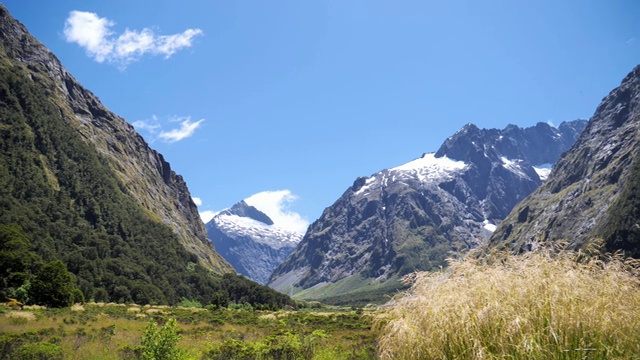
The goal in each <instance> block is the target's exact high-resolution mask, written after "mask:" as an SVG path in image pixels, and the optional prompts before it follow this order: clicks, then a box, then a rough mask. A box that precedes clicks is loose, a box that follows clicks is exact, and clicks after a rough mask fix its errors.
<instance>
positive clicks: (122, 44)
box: [64, 10, 203, 68]
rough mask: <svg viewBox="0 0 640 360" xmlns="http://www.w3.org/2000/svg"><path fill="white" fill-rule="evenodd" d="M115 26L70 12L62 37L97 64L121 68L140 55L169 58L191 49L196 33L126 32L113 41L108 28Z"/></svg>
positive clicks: (93, 16)
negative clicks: (185, 49)
mask: <svg viewBox="0 0 640 360" xmlns="http://www.w3.org/2000/svg"><path fill="white" fill-rule="evenodd" d="M114 25H115V22H113V21H111V20H109V19H107V18H101V17H99V16H98V15H97V14H96V13H92V12H85V11H75V10H74V11H72V12H70V13H69V17H68V18H67V20H66V22H65V24H64V37H65V39H66V40H67V41H68V42H71V43H76V44H78V45H80V46H81V47H83V48H85V50H86V51H87V54H88V55H89V56H91V57H92V58H94V59H95V60H96V61H97V62H100V63H102V62H105V61H107V62H109V63H113V64H116V65H117V66H119V67H121V68H126V67H127V65H129V64H130V63H132V62H134V61H137V60H139V59H140V58H141V57H142V56H143V55H144V54H147V53H149V54H154V55H164V57H165V58H169V57H171V55H173V54H175V53H176V52H177V51H178V50H180V49H182V48H188V47H191V46H192V41H193V39H194V38H195V37H196V36H199V35H202V34H203V32H202V30H200V29H187V30H185V31H183V32H181V33H178V34H173V35H156V34H155V33H154V32H153V30H151V29H149V28H144V29H142V30H140V31H137V30H129V29H126V30H125V31H124V32H123V33H122V34H121V35H119V36H117V37H115V36H114V32H113V31H111V30H110V29H111V27H112V26H114Z"/></svg>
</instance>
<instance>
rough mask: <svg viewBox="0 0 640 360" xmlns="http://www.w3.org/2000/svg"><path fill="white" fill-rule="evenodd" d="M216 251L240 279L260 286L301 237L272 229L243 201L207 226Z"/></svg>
mask: <svg viewBox="0 0 640 360" xmlns="http://www.w3.org/2000/svg"><path fill="white" fill-rule="evenodd" d="M206 229H207V233H208V234H209V238H210V239H211V241H212V242H213V243H214V245H215V247H216V250H217V251H218V252H219V253H220V255H222V257H223V258H225V259H226V260H227V261H228V262H229V263H230V264H231V265H233V267H234V268H235V269H236V270H237V271H238V272H239V273H240V274H242V275H244V276H246V277H248V278H249V279H251V280H254V281H256V282H258V283H260V284H265V283H266V282H267V280H269V276H270V275H271V273H272V272H273V269H275V268H276V266H278V265H279V264H280V263H281V262H282V261H283V260H284V259H285V258H286V257H287V256H288V255H289V254H290V253H291V251H293V249H294V248H295V246H296V245H297V244H298V243H299V242H300V239H302V234H300V233H297V232H293V231H288V230H285V229H282V228H280V227H278V226H276V225H274V223H273V221H272V220H271V219H270V218H269V217H268V216H267V215H266V214H265V213H263V212H261V211H260V210H258V209H256V208H255V207H253V206H250V205H248V204H247V203H246V202H245V201H244V200H242V201H240V202H239V203H237V204H235V205H234V206H232V207H231V208H230V209H226V210H223V211H221V212H219V213H218V214H216V215H215V216H214V217H213V218H212V219H211V221H209V222H208V223H207V225H206Z"/></svg>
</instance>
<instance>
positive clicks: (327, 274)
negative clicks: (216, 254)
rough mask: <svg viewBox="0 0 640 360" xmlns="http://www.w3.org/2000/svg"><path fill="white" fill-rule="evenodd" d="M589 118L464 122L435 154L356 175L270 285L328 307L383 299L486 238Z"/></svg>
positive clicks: (537, 183) (537, 182)
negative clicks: (528, 123)
mask: <svg viewBox="0 0 640 360" xmlns="http://www.w3.org/2000/svg"><path fill="white" fill-rule="evenodd" d="M586 123H587V122H586V120H575V121H570V122H563V123H562V124H560V125H559V126H558V127H557V128H556V127H553V126H551V125H549V124H547V123H538V124H537V125H535V126H533V127H529V128H525V129H523V128H520V127H517V126H515V125H509V126H507V127H506V128H505V129H502V130H498V129H479V128H478V127H477V126H475V125H473V124H467V125H466V126H464V127H463V128H462V129H461V130H460V131H458V132H457V133H456V134H454V135H453V136H451V137H449V138H448V139H447V140H446V141H445V142H444V144H442V146H441V147H440V149H438V151H437V152H435V153H427V154H424V155H423V156H422V157H420V158H418V159H415V160H413V161H410V162H408V163H406V164H404V165H400V166H398V167H395V168H391V169H386V170H383V171H380V172H378V173H376V174H373V175H372V176H370V177H363V178H358V179H357V180H356V181H355V182H354V183H353V185H352V186H351V187H350V188H349V189H347V191H346V192H345V193H344V194H343V195H342V197H340V198H339V199H338V200H337V201H336V202H335V203H334V204H333V205H331V206H330V207H328V208H327V209H325V211H324V212H323V214H322V216H321V217H320V218H319V219H318V220H317V221H315V222H314V223H313V224H312V225H311V226H310V227H309V229H308V231H307V233H306V234H305V236H304V238H303V239H302V241H301V242H300V244H299V245H298V246H297V247H296V249H295V250H294V251H293V252H292V254H291V255H290V256H289V257H288V258H287V259H286V260H285V261H284V262H283V263H282V264H280V265H279V266H278V267H277V268H276V269H275V271H274V273H273V274H272V276H271V279H270V281H269V286H271V287H273V288H275V289H277V290H279V291H282V292H285V293H288V294H291V295H293V296H294V297H297V298H302V299H317V300H322V301H325V302H330V303H345V304H346V303H354V302H360V303H367V302H376V301H380V299H381V296H383V295H385V294H386V295H388V294H393V293H394V292H396V291H397V290H398V289H399V288H401V287H402V284H401V283H400V278H401V277H403V276H404V275H407V274H409V273H411V272H414V271H419V270H426V271H433V270H437V269H439V268H441V267H443V266H445V265H446V263H445V260H446V258H447V257H450V256H451V254H452V253H453V254H455V253H457V254H464V253H466V252H468V251H469V250H470V249H474V248H477V247H478V246H480V245H481V244H483V243H484V242H486V240H487V239H488V238H489V236H490V235H491V234H492V232H493V231H494V230H495V228H496V226H497V225H498V224H499V223H500V222H501V221H502V220H503V219H504V218H505V217H507V215H509V212H510V211H511V209H512V208H513V207H514V206H515V205H516V204H517V203H518V202H519V201H521V200H522V199H524V198H525V197H526V196H527V195H529V194H530V193H531V192H533V191H534V190H535V189H537V188H538V187H539V186H540V185H541V184H542V183H543V182H544V180H545V179H546V178H547V176H548V174H549V171H550V168H551V165H552V164H553V163H555V162H556V161H557V160H558V158H559V157H560V156H561V154H562V153H563V152H564V151H566V150H568V149H569V148H570V147H571V146H572V144H573V143H574V141H575V139H576V138H577V137H578V135H579V134H580V133H581V131H582V130H583V129H584V127H585V125H586Z"/></svg>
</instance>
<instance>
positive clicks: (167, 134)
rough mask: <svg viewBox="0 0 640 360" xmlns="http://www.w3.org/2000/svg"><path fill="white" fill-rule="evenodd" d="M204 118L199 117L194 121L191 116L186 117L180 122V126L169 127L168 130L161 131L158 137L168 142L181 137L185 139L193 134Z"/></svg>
mask: <svg viewBox="0 0 640 360" xmlns="http://www.w3.org/2000/svg"><path fill="white" fill-rule="evenodd" d="M203 121H204V119H200V120H198V121H196V122H191V118H186V119H185V120H184V121H182V122H181V123H180V127H179V128H177V129H171V130H169V131H162V132H161V133H160V134H159V135H158V137H159V138H160V139H164V140H166V141H168V142H176V141H180V140H182V139H186V138H188V137H190V136H191V135H193V133H194V132H195V131H196V129H197V128H198V127H200V124H202V122H203Z"/></svg>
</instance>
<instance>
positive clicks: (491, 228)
mask: <svg viewBox="0 0 640 360" xmlns="http://www.w3.org/2000/svg"><path fill="white" fill-rule="evenodd" d="M483 224H484V226H483V227H484V228H485V229H486V230H489V231H491V232H494V231H496V227H497V226H496V225H494V224H492V223H490V222H489V220H485V221H484V222H483Z"/></svg>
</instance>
